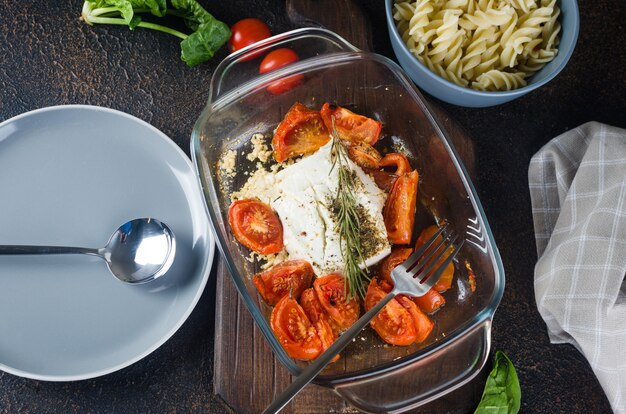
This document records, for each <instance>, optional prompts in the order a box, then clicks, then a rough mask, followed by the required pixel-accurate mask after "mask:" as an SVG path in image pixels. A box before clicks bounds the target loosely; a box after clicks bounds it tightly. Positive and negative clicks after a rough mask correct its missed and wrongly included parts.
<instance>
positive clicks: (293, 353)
mask: <svg viewBox="0 0 626 414" xmlns="http://www.w3.org/2000/svg"><path fill="white" fill-rule="evenodd" d="M270 326H271V327H272V331H274V334H275V335H276V338H278V342H280V344H281V345H282V346H283V348H285V351H287V354H289V356H290V357H292V358H295V359H301V360H303V361H310V360H311V359H314V358H317V356H318V355H319V354H320V353H321V352H322V341H321V340H320V338H319V336H317V332H316V331H315V328H314V327H313V325H312V324H311V321H309V318H307V316H306V314H305V313H304V310H303V309H302V306H300V304H298V302H296V300H295V299H293V298H291V297H289V295H285V296H283V298H282V299H281V300H280V301H279V302H278V304H277V305H276V307H275V308H274V309H273V310H272V316H271V318H270Z"/></svg>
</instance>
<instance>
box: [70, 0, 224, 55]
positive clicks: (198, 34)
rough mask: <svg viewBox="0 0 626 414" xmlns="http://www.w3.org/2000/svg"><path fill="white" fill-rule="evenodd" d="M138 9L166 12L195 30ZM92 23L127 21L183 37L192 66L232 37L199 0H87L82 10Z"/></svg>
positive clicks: (183, 48)
mask: <svg viewBox="0 0 626 414" xmlns="http://www.w3.org/2000/svg"><path fill="white" fill-rule="evenodd" d="M138 13H151V14H153V15H154V16H157V17H163V16H165V15H166V14H170V15H172V16H177V17H180V18H182V19H183V21H184V22H185V24H186V25H187V27H189V28H191V29H192V30H193V33H191V34H189V35H188V34H185V33H182V32H180V31H178V30H175V29H173V28H171V27H167V26H164V25H162V24H158V23H153V22H148V21H143V19H142V18H141V17H140V16H138V15H137V14H138ZM81 18H82V20H84V21H85V23H87V24H89V25H93V24H116V25H126V26H128V27H129V29H130V30H134V29H135V28H136V27H142V28H145V29H151V30H157V31H160V32H163V33H168V34H170V35H173V36H176V37H178V38H180V39H182V42H181V44H180V47H181V58H182V60H183V61H185V62H186V63H187V65H189V66H196V65H198V64H200V63H202V62H204V61H206V60H208V59H210V58H211V57H213V55H214V54H215V52H216V51H217V50H218V49H219V48H220V47H222V46H223V45H224V43H226V42H227V41H228V39H229V38H230V29H229V28H228V26H227V25H226V24H225V23H223V22H221V21H219V20H217V19H216V18H215V17H213V15H211V13H209V12H208V11H206V10H205V9H204V8H203V7H202V6H201V5H200V4H199V3H198V2H197V0H170V8H168V3H167V0H85V2H84V3H83V9H82V14H81Z"/></svg>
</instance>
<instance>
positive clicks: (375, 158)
mask: <svg viewBox="0 0 626 414" xmlns="http://www.w3.org/2000/svg"><path fill="white" fill-rule="evenodd" d="M348 156H349V157H350V159H351V160H352V161H354V162H355V163H356V165H358V166H359V167H361V168H367V169H376V168H378V163H379V161H380V160H381V159H382V156H381V155H380V153H379V152H378V150H377V149H376V148H374V147H372V146H371V145H370V144H368V143H366V142H357V143H352V144H351V145H349V146H348Z"/></svg>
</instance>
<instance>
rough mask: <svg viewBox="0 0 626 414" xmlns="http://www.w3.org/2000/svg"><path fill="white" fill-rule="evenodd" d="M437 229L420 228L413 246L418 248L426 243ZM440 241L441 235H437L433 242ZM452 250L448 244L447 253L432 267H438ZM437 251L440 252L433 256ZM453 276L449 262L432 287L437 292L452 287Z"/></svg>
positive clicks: (431, 227) (452, 266)
mask: <svg viewBox="0 0 626 414" xmlns="http://www.w3.org/2000/svg"><path fill="white" fill-rule="evenodd" d="M437 230H439V228H438V227H437V226H428V227H426V228H425V229H424V230H422V232H421V233H420V235H419V237H418V238H417V240H416V242H415V248H416V249H418V248H420V247H421V246H423V245H424V243H426V242H427V241H428V240H429V239H430V238H431V237H433V235H434V234H435V233H437ZM440 242H441V236H438V237H437V240H436V241H435V243H440ZM430 250H431V249H428V250H426V254H427V253H429V252H430ZM453 251H454V248H453V247H452V246H450V248H449V249H448V254H444V255H443V256H442V257H441V259H439V260H438V261H437V264H436V265H435V266H434V267H433V269H437V268H439V266H440V265H441V264H442V263H443V262H444V261H445V260H446V258H447V257H448V256H449V255H450V254H452V252H453ZM439 253H440V252H437V253H435V254H434V256H433V257H436V256H437V255H438V254H439ZM429 263H430V262H429ZM453 278H454V264H453V263H450V264H449V265H448V266H446V268H445V269H444V271H443V273H442V274H441V276H440V277H439V280H438V281H437V283H435V286H433V287H434V288H435V290H436V291H438V292H445V291H446V290H448V289H450V288H451V287H452V279H453Z"/></svg>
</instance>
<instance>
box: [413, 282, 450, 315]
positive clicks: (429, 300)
mask: <svg viewBox="0 0 626 414" xmlns="http://www.w3.org/2000/svg"><path fill="white" fill-rule="evenodd" d="M413 302H415V304H416V305H417V306H418V307H419V308H420V309H421V310H422V311H424V312H426V313H433V312H435V311H436V310H438V309H439V308H441V307H442V306H443V305H445V304H446V300H445V298H444V297H443V296H441V293H439V292H437V290H436V289H435V288H434V287H433V288H431V289H430V290H429V291H428V292H426V294H425V295H424V296H420V297H418V298H413Z"/></svg>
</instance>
